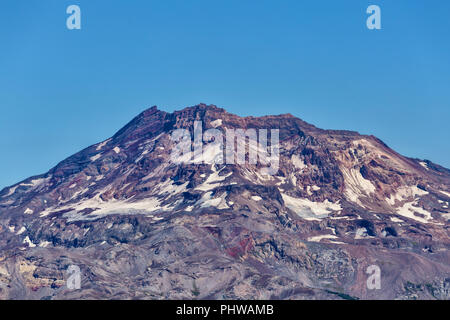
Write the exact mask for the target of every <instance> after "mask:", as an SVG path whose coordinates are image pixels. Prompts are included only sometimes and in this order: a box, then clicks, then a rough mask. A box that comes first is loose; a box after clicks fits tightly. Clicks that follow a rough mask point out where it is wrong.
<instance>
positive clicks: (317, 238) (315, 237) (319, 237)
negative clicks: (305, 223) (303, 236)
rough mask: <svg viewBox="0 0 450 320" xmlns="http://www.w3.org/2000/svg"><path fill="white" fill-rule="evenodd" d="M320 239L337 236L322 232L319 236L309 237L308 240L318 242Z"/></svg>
mask: <svg viewBox="0 0 450 320" xmlns="http://www.w3.org/2000/svg"><path fill="white" fill-rule="evenodd" d="M322 239H337V237H336V236H334V235H332V234H323V235H320V236H314V237H309V238H308V241H311V242H320V240H322Z"/></svg>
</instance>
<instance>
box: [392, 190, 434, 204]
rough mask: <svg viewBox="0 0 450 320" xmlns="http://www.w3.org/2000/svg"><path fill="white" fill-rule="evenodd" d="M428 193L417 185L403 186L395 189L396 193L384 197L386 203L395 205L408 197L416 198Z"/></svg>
mask: <svg viewBox="0 0 450 320" xmlns="http://www.w3.org/2000/svg"><path fill="white" fill-rule="evenodd" d="M426 194H428V192H427V191H425V190H422V189H419V188H418V187H417V186H405V187H401V188H399V189H398V190H397V193H395V194H393V195H390V196H389V198H386V201H387V203H389V204H390V205H392V206H393V205H395V204H396V203H397V202H401V201H404V200H407V199H410V198H417V197H419V196H424V195H426Z"/></svg>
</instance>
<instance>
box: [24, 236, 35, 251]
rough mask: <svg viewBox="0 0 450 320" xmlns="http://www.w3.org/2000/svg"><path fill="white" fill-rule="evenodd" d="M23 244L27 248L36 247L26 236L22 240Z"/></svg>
mask: <svg viewBox="0 0 450 320" xmlns="http://www.w3.org/2000/svg"><path fill="white" fill-rule="evenodd" d="M23 243H25V244H28V246H29V247H30V248H34V247H36V245H35V244H34V243H33V242H31V240H30V238H29V237H28V236H26V237H25V239H23Z"/></svg>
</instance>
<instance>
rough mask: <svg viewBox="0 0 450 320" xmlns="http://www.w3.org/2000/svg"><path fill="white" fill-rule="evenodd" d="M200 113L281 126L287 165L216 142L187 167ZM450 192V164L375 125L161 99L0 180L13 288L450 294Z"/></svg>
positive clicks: (29, 291)
mask: <svg viewBox="0 0 450 320" xmlns="http://www.w3.org/2000/svg"><path fill="white" fill-rule="evenodd" d="M194 121H201V123H202V126H203V130H207V129H210V128H215V129H217V130H220V131H222V132H225V129H232V128H234V129H238V128H242V129H268V130H269V132H270V129H279V141H280V144H279V152H280V157H279V168H278V170H277V172H276V173H275V174H274V175H264V174H261V170H260V169H261V164H260V163H257V164H249V163H245V164H225V163H220V161H217V159H220V158H222V159H223V156H224V155H223V153H222V151H221V150H218V149H216V148H213V145H214V143H213V141H205V144H204V146H203V154H204V160H205V161H204V162H201V163H196V162H193V161H190V162H187V161H186V162H185V163H181V164H180V163H174V162H173V161H172V160H173V159H172V158H171V151H172V150H173V147H174V142H173V140H172V139H171V134H172V132H173V131H174V130H176V129H180V128H186V129H189V130H190V131H191V132H192V131H193V128H194ZM449 202H450V170H448V169H446V168H443V167H441V166H439V165H437V164H434V163H432V162H430V161H422V160H418V159H410V158H406V157H403V156H402V155H400V154H398V153H396V152H395V151H393V150H392V149H390V148H389V147H388V146H386V145H385V144H384V143H383V142H382V141H380V140H379V139H377V138H375V137H373V136H365V135H360V134H358V133H356V132H350V131H335V130H322V129H318V128H316V127H314V126H312V125H310V124H308V123H306V122H304V121H302V120H300V119H297V118H295V117H293V116H291V115H279V116H265V117H245V118H243V117H238V116H236V115H233V114H229V113H227V112H226V111H225V110H223V109H220V108H217V107H215V106H206V105H203V104H201V105H198V106H194V107H189V108H185V109H183V110H181V111H176V112H174V113H166V112H163V111H160V110H158V109H157V108H156V107H152V108H150V109H148V110H146V111H144V112H143V113H141V114H140V115H139V116H137V117H136V118H135V119H133V120H132V121H131V122H130V123H128V124H127V125H126V126H125V127H124V128H122V129H121V130H120V131H119V132H117V133H116V134H115V135H114V136H113V137H111V138H110V139H108V140H106V141H103V142H101V143H98V144H96V145H93V146H90V147H88V148H86V149H84V150H82V151H81V152H79V153H77V154H75V155H73V156H71V157H69V158H68V159H66V160H64V161H62V162H61V163H59V164H58V165H57V166H56V167H54V168H52V169H51V170H50V171H48V172H47V173H45V174H42V175H39V176H35V177H31V178H29V179H26V180H25V181H22V182H20V183H18V184H16V185H13V186H11V187H8V188H5V189H3V190H2V191H0V298H3V299H23V298H25V299H70V298H84V299H89V298H100V299H109V298H120V299H190V298H199V299H202V298H209V299H231V298H239V299H240V298H243V299H269V298H270V299H342V298H344V299H350V298H359V299H449V298H450V292H449V290H450V255H449V250H448V249H449V246H450V238H449V225H450V224H449V221H448V220H449V218H450V209H449ZM69 265H77V266H79V267H80V269H81V273H82V277H81V278H82V283H81V289H78V290H71V289H69V288H67V286H66V279H67V274H66V270H67V267H68V266H69ZM370 265H377V266H379V268H380V269H381V289H379V290H370V289H368V288H367V285H366V280H367V278H368V276H369V275H368V274H366V270H367V267H368V266H370Z"/></svg>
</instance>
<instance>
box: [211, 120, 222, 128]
mask: <svg viewBox="0 0 450 320" xmlns="http://www.w3.org/2000/svg"><path fill="white" fill-rule="evenodd" d="M210 125H211V127H213V128H217V127H219V126H221V125H222V119H217V120H214V121H211V122H210Z"/></svg>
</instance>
